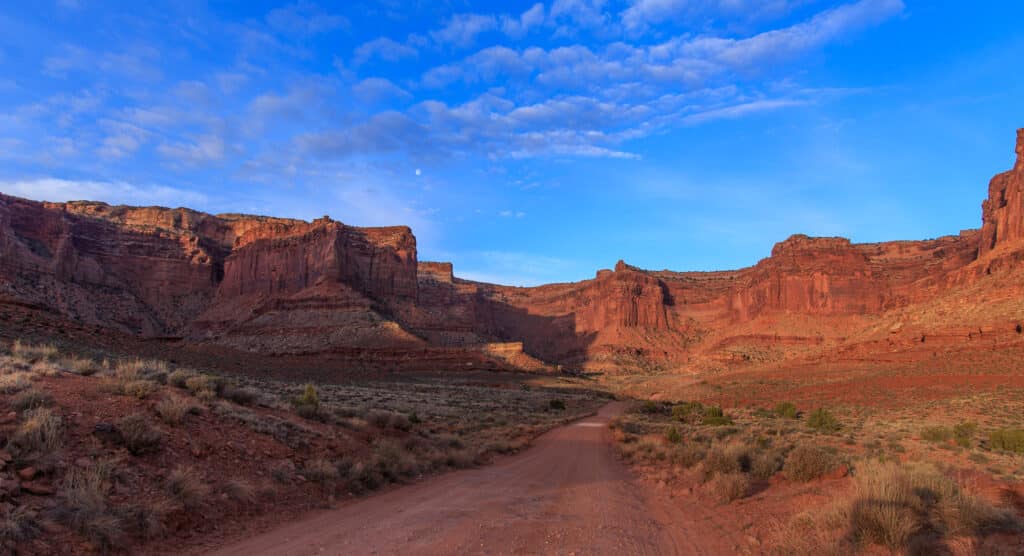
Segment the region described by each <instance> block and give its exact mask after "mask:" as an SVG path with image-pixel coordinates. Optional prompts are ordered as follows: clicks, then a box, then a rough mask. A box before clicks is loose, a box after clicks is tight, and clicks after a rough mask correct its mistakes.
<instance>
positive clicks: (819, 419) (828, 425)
mask: <svg viewBox="0 0 1024 556" xmlns="http://www.w3.org/2000/svg"><path fill="white" fill-rule="evenodd" d="M807 426H809V427H811V428H812V429H814V430H817V431H820V432H836V431H838V430H839V429H841V428H842V425H841V424H840V423H839V419H836V417H835V415H832V412H830V411H829V410H827V409H825V408H824V407H819V408H818V409H815V410H814V411H812V412H811V414H810V415H808V416H807Z"/></svg>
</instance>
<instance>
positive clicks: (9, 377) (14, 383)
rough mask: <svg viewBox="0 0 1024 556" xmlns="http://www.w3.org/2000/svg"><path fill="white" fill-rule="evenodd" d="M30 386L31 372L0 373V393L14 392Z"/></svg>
mask: <svg viewBox="0 0 1024 556" xmlns="http://www.w3.org/2000/svg"><path fill="white" fill-rule="evenodd" d="M30 386H32V374H31V373H26V372H22V371H18V372H13V373H10V374H6V375H0V394H16V393H18V392H21V391H22V390H25V389H26V388H28V387H30Z"/></svg>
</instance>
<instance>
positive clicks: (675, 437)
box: [665, 427, 683, 444]
mask: <svg viewBox="0 0 1024 556" xmlns="http://www.w3.org/2000/svg"><path fill="white" fill-rule="evenodd" d="M665 438H666V439H668V441H669V442H671V443H673V444H679V443H680V442H682V441H683V435H681V434H679V429H677V428H675V427H669V428H668V431H667V432H666V433H665Z"/></svg>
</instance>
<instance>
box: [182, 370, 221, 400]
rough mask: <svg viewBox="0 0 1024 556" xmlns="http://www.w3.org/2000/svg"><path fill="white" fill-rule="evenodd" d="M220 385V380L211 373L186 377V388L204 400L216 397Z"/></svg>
mask: <svg viewBox="0 0 1024 556" xmlns="http://www.w3.org/2000/svg"><path fill="white" fill-rule="evenodd" d="M218 387H219V386H218V381H217V380H216V379H214V377H212V376H210V375H193V376H191V377H188V378H187V379H185V388H187V389H188V391H189V392H192V395H193V396H195V397H197V398H199V399H200V400H204V401H209V400H212V399H214V398H216V397H217V389H218Z"/></svg>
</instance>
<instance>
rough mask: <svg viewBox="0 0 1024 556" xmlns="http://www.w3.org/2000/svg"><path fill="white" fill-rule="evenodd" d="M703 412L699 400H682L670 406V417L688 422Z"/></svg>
mask: <svg viewBox="0 0 1024 556" xmlns="http://www.w3.org/2000/svg"><path fill="white" fill-rule="evenodd" d="M703 412H704V406H703V405H701V403H700V402H684V403H681V404H676V405H674V406H672V418H673V419H675V420H677V421H683V422H689V421H691V420H693V418H694V417H699V416H700V415H701V414H702V413H703Z"/></svg>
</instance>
